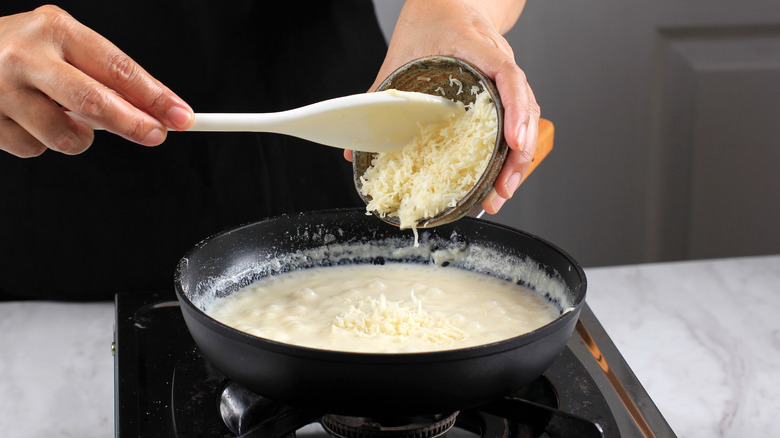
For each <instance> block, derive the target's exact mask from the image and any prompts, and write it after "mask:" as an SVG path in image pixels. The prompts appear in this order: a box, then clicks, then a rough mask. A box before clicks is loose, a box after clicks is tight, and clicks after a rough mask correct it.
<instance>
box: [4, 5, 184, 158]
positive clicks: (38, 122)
mask: <svg viewBox="0 0 780 438" xmlns="http://www.w3.org/2000/svg"><path fill="white" fill-rule="evenodd" d="M64 109H67V110H70V111H72V112H74V113H76V114H78V115H80V116H81V117H83V118H84V119H86V120H89V121H91V122H93V123H95V124H97V125H99V126H102V127H103V128H105V129H106V130H108V131H111V132H114V133H116V134H118V135H120V136H122V137H124V138H126V139H128V140H130V141H133V142H136V143H139V144H142V145H146V146H156V145H159V144H160V143H162V142H163V141H164V140H165V136H166V134H167V130H168V129H169V128H170V129H175V130H185V129H187V128H189V127H190V126H191V125H192V121H193V112H192V109H191V108H190V106H189V105H187V103H186V102H184V100H182V99H181V98H179V97H178V96H176V95H175V94H174V93H173V92H172V91H171V90H169V89H168V88H167V87H165V86H164V85H163V84H162V83H160V82H159V81H158V80H156V79H155V78H153V77H152V76H151V75H150V74H149V73H147V72H146V71H145V70H144V69H143V68H141V67H140V66H139V65H138V64H136V63H135V62H134V61H133V60H132V59H130V57H128V56H127V55H125V54H124V53H123V52H122V51H121V50H119V49H118V48H117V47H116V46H114V45H113V44H112V43H111V42H109V41H108V40H106V39H105V38H103V37H102V36H100V35H98V34H97V33H96V32H94V31H93V30H91V29H89V28H87V27H85V26H84V25H82V24H81V23H79V22H78V21H76V20H75V19H74V18H73V17H71V16H70V15H68V13H66V12H65V11H63V10H62V9H60V8H58V7H56V6H42V7H40V8H38V9H36V10H34V11H31V12H26V13H22V14H17V15H11V16H6V17H0V150H5V151H7V152H9V153H11V154H13V155H16V156H19V157H33V156H37V155H40V154H42V153H43V152H44V151H45V150H46V149H47V148H48V149H52V150H55V151H58V152H62V153H65V154H78V153H81V152H84V151H85V150H86V149H87V148H89V146H90V145H91V144H92V141H93V138H94V134H93V132H92V129H90V128H89V126H87V125H86V124H85V123H83V122H79V121H76V120H75V119H73V118H72V117H70V116H68V115H67V114H66V113H65V111H64Z"/></svg>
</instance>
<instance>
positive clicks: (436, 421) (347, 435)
mask: <svg viewBox="0 0 780 438" xmlns="http://www.w3.org/2000/svg"><path fill="white" fill-rule="evenodd" d="M457 416H458V413H457V412H455V413H453V414H450V415H446V414H437V415H425V416H418V417H411V418H404V419H377V418H366V417H347V416H342V415H325V416H323V417H322V426H323V427H324V428H325V430H326V431H328V433H330V434H331V435H333V436H334V437H337V438H377V437H382V438H436V437H440V436H442V435H444V434H445V433H447V431H448V430H450V429H451V428H452V426H453V425H454V424H455V418H456V417H457Z"/></svg>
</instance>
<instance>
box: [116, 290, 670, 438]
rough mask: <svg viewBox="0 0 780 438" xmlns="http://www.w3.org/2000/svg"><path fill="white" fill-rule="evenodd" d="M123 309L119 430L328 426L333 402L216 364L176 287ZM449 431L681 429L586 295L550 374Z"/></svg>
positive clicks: (571, 433)
mask: <svg viewBox="0 0 780 438" xmlns="http://www.w3.org/2000/svg"><path fill="white" fill-rule="evenodd" d="M116 314H117V315H116V326H115V334H114V343H115V345H114V351H115V359H114V364H115V365H114V366H115V368H114V369H115V430H116V436H120V437H123V438H127V437H236V436H240V437H242V438H249V437H285V438H288V437H291V436H293V437H299V438H303V437H312V438H314V437H326V436H328V435H327V434H326V432H325V431H324V430H323V427H322V426H321V421H320V418H321V417H322V416H323V415H324V414H327V412H322V413H318V412H314V413H312V412H309V411H304V410H301V409H297V408H295V407H292V406H285V405H280V404H277V403H275V402H273V401H270V400H267V399H263V398H262V397H260V396H257V395H254V394H252V393H251V392H248V391H246V390H242V388H240V387H237V386H236V385H235V384H232V383H231V382H229V381H228V379H227V378H225V376H224V375H222V374H221V373H220V372H219V371H218V370H216V369H214V368H213V367H212V366H211V365H210V364H209V363H208V361H206V360H205V359H204V358H203V357H202V356H201V354H200V352H199V350H198V348H197V347H196V346H195V343H194V341H193V340H192V337H191V336H190V334H189V332H188V331H187V327H186V326H185V324H184V320H183V318H182V315H181V310H180V308H179V305H178V302H177V301H176V299H175V296H173V294H171V293H158V294H147V295H140V296H138V295H121V294H120V295H117V297H116ZM236 389H238V392H242V393H245V394H246V395H248V397H249V400H250V405H249V408H248V409H245V410H242V411H241V414H240V415H239V416H238V420H237V421H232V422H230V423H231V428H232V429H233V430H231V428H229V427H228V426H227V425H226V424H225V421H223V419H222V416H221V414H220V409H223V410H224V409H225V407H224V406H220V403H221V401H220V400H221V399H222V398H223V397H224V396H225V395H226V394H227V395H230V394H234V393H236ZM231 391H232V392H231ZM223 393H224V394H223ZM223 405H224V402H223ZM234 419H235V418H234ZM445 436H446V437H450V438H461V437H462V438H466V437H525V436H530V437H550V438H553V437H580V436H582V437H591V436H593V437H599V436H603V437H606V438H611V437H646V436H659V437H660V436H663V437H670V436H671V437H673V436H674V433H673V432H672V430H671V429H670V428H669V425H668V424H667V422H666V421H665V419H664V418H663V417H662V416H661V414H660V412H659V411H658V409H657V408H656V406H655V404H654V403H653V402H652V400H651V399H650V397H649V396H648V395H647V393H646V391H645V390H644V388H643V387H642V385H641V384H640V383H639V381H638V380H637V379H636V377H635V376H634V374H633V372H632V371H631V369H630V368H629V367H628V365H627V364H626V362H625V360H624V359H623V357H622V356H621V355H620V353H619V352H618V350H617V349H616V348H615V346H614V344H613V343H612V341H611V340H610V339H609V337H608V336H607V334H606V332H604V330H603V328H602V327H601V324H600V323H599V322H598V320H597V319H596V318H595V316H594V315H593V313H592V312H591V310H590V308H588V306H587V305H585V307H584V308H583V311H582V313H581V315H580V321H579V322H578V324H577V330H576V331H575V333H574V335H573V336H572V338H571V339H570V340H569V342H568V344H567V346H566V348H565V349H564V350H563V351H562V352H561V355H560V356H559V357H558V359H557V360H556V361H555V362H554V363H553V365H552V366H550V368H549V369H548V370H547V371H545V373H544V374H543V375H542V376H541V377H539V378H538V379H537V380H535V381H534V382H532V383H531V384H529V385H527V386H526V387H524V388H523V389H521V390H520V391H517V392H515V393H512V394H507V397H506V398H505V399H503V400H497V401H495V402H493V403H490V404H489V405H486V406H480V407H477V408H474V409H469V410H464V411H461V412H460V413H459V414H458V415H457V417H456V419H455V425H454V427H453V428H452V429H450V431H449V432H447V434H446V435H445Z"/></svg>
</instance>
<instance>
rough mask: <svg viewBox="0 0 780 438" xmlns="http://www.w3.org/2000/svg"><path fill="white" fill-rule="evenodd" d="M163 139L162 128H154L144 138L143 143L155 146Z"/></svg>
mask: <svg viewBox="0 0 780 438" xmlns="http://www.w3.org/2000/svg"><path fill="white" fill-rule="evenodd" d="M163 140H165V133H164V132H163V131H162V129H159V128H154V129H152V130H151V131H150V132H149V133H148V134H146V137H145V138H144V141H143V143H144V144H145V145H149V146H157V145H158V144H160V143H162V142H163Z"/></svg>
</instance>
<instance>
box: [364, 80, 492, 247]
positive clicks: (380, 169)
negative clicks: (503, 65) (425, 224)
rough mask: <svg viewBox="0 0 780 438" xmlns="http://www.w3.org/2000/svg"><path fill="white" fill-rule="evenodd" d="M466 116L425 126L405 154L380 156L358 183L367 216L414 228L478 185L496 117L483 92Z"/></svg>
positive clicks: (383, 154)
mask: <svg viewBox="0 0 780 438" xmlns="http://www.w3.org/2000/svg"><path fill="white" fill-rule="evenodd" d="M471 92H472V93H473V94H477V98H476V101H475V102H474V103H473V104H470V105H468V106H467V107H466V109H467V111H465V112H462V113H461V114H459V115H458V116H453V117H451V119H450V120H449V122H448V123H447V124H445V125H443V126H441V125H440V126H426V127H422V128H421V132H420V135H419V136H418V137H415V138H414V139H413V140H412V141H411V142H410V143H409V144H407V145H406V146H405V147H404V148H403V149H402V150H400V151H394V152H386V153H380V154H377V157H376V158H374V160H373V161H372V163H371V167H369V168H368V169H367V170H366V171H365V173H364V174H363V176H361V178H360V181H361V183H362V188H361V191H362V193H363V195H364V196H366V197H367V198H370V201H369V202H368V204H367V205H366V210H367V211H368V212H371V211H375V212H377V213H378V214H379V215H381V216H382V217H385V216H390V217H397V218H398V220H399V222H400V228H402V229H405V228H412V229H413V230H414V231H415V237H416V235H417V232H416V226H417V224H418V222H420V221H421V220H424V219H429V218H432V217H434V216H436V215H438V214H440V213H441V212H443V211H444V210H446V209H448V208H451V207H454V206H455V205H456V204H457V203H458V201H460V200H461V199H463V197H464V196H465V195H466V194H467V193H468V192H469V191H470V190H471V189H472V188H474V186H475V185H476V184H477V182H478V181H479V178H480V177H481V176H482V174H483V173H484V171H485V169H486V168H487V165H488V163H489V161H490V157H491V155H492V154H493V149H494V147H495V142H496V135H497V126H498V120H497V113H496V107H495V105H494V104H493V101H492V100H491V99H490V94H489V93H488V92H487V91H482V92H479V90H478V89H477V90H475V89H473V88H472V90H471Z"/></svg>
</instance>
